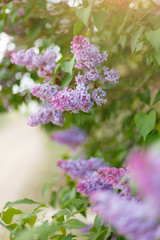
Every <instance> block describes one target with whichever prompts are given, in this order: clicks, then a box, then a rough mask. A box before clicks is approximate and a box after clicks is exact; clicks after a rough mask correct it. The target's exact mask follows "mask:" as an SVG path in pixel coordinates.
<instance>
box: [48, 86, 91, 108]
mask: <svg viewBox="0 0 160 240" xmlns="http://www.w3.org/2000/svg"><path fill="white" fill-rule="evenodd" d="M52 104H53V106H54V107H55V108H56V109H58V110H61V111H72V112H74V113H78V112H79V111H83V112H89V111H90V110H91V108H92V106H93V102H91V96H90V93H88V90H87V88H86V87H85V86H84V85H80V84H79V85H77V87H76V89H69V88H65V89H64V90H61V91H59V92H58V94H57V95H55V96H54V97H53V98H52Z"/></svg>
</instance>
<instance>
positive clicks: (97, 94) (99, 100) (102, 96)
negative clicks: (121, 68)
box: [92, 88, 107, 106]
mask: <svg viewBox="0 0 160 240" xmlns="http://www.w3.org/2000/svg"><path fill="white" fill-rule="evenodd" d="M106 96H107V95H106V93H105V92H104V91H103V89H102V88H96V89H95V90H94V91H92V99H93V100H94V101H95V102H96V104H97V105H98V106H101V105H102V104H105V103H106V102H107V99H106Z"/></svg>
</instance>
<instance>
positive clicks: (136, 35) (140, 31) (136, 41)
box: [131, 26, 145, 54]
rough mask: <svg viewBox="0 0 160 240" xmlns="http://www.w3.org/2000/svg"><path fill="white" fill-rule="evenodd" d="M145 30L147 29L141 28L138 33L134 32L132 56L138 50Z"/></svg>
mask: <svg viewBox="0 0 160 240" xmlns="http://www.w3.org/2000/svg"><path fill="white" fill-rule="evenodd" d="M144 29H145V27H144V26H141V27H140V29H139V30H138V31H136V32H134V33H133V35H132V37H131V53H132V54H133V52H134V50H135V48H136V45H137V43H138V40H139V38H140V37H141V36H142V34H143V32H144Z"/></svg>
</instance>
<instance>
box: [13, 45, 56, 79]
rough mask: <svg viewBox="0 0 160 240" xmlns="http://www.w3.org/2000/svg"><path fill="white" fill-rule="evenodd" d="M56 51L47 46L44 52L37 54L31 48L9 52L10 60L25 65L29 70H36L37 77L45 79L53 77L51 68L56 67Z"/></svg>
mask: <svg viewBox="0 0 160 240" xmlns="http://www.w3.org/2000/svg"><path fill="white" fill-rule="evenodd" d="M55 60H56V53H55V51H54V50H53V48H51V47H50V48H48V49H47V50H46V51H45V52H44V54H43V55H42V54H37V53H35V52H34V50H33V49H28V50H24V49H23V50H20V51H18V52H13V53H12V54H11V62H12V63H15V64H17V65H22V66H25V67H26V68H27V69H28V70H29V71H32V70H35V69H36V68H38V70H37V74H38V76H39V77H43V78H45V79H46V80H51V79H52V78H53V70H54V68H55V67H56V62H55Z"/></svg>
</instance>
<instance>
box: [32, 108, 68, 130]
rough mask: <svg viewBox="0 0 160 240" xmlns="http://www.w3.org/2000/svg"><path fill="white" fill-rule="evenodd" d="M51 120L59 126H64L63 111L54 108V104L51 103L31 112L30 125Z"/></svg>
mask: <svg viewBox="0 0 160 240" xmlns="http://www.w3.org/2000/svg"><path fill="white" fill-rule="evenodd" d="M49 122H52V123H53V124H54V125H57V126H63V124H64V119H63V116H62V112H61V111H58V110H56V109H54V108H53V106H52V105H49V104H48V105H44V106H43V107H42V108H40V109H39V110H38V111H37V112H35V113H33V114H31V116H30V117H29V119H28V125H29V126H32V127H34V126H37V125H38V124H46V123H49Z"/></svg>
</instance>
